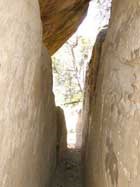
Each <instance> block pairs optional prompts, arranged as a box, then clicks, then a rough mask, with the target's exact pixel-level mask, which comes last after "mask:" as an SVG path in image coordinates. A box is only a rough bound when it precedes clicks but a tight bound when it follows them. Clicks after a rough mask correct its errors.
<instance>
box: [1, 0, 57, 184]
mask: <svg viewBox="0 0 140 187" xmlns="http://www.w3.org/2000/svg"><path fill="white" fill-rule="evenodd" d="M0 9H1V11H0V23H1V24H0V186H1V187H48V186H49V178H50V175H51V173H52V172H53V170H54V167H55V154H56V153H55V151H56V121H55V120H56V118H55V114H56V113H55V103H54V96H53V93H52V72H51V62H50V58H49V57H48V55H47V51H46V49H43V52H42V27H41V20H40V12H39V6H38V1H37V0H33V1H30V0H26V1H17V0H12V3H11V0H1V1H0ZM41 53H42V55H41Z"/></svg>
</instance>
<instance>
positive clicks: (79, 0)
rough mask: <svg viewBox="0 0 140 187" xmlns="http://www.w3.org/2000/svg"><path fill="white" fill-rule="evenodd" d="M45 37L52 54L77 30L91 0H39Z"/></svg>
mask: <svg viewBox="0 0 140 187" xmlns="http://www.w3.org/2000/svg"><path fill="white" fill-rule="evenodd" d="M39 2H40V8H41V18H42V23H43V33H44V35H43V39H44V43H45V45H46V46H47V48H48V50H49V52H50V54H51V55H52V54H53V53H54V52H56V50H57V49H59V48H60V47H61V46H62V45H63V44H64V43H65V42H66V40H67V39H68V38H69V37H70V36H71V35H72V34H73V33H74V32H75V31H76V29H77V27H78V26H79V25H80V23H81V22H82V20H83V18H84V17H85V15H86V12H87V8H88V3H89V0H71V1H69V0H51V1H50V0H39Z"/></svg>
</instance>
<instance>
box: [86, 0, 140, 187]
mask: <svg viewBox="0 0 140 187" xmlns="http://www.w3.org/2000/svg"><path fill="white" fill-rule="evenodd" d="M139 23H140V2H139V0H135V1H132V0H124V1H121V0H113V7H112V16H111V22H110V28H109V31H108V34H107V37H106V40H105V44H104V47H103V52H102V57H101V61H100V68H99V73H98V78H97V84H96V90H95V97H94V99H93V102H92V117H91V122H90V125H89V133H88V146H87V149H86V151H87V156H86V167H87V169H86V171H87V178H86V179H87V180H86V181H87V186H88V187H139V185H140V143H139V142H140V42H139V38H140V24H139Z"/></svg>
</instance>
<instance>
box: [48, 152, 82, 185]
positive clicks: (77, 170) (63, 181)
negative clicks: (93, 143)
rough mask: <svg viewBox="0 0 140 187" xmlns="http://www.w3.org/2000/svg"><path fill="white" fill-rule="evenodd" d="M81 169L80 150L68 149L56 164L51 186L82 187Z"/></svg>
mask: <svg viewBox="0 0 140 187" xmlns="http://www.w3.org/2000/svg"><path fill="white" fill-rule="evenodd" d="M81 170H82V168H81V152H80V150H77V149H68V151H67V152H66V153H65V155H64V159H63V160H62V161H61V162H60V163H59V164H58V167H57V169H56V173H55V177H54V178H53V184H52V187H83V181H82V173H81Z"/></svg>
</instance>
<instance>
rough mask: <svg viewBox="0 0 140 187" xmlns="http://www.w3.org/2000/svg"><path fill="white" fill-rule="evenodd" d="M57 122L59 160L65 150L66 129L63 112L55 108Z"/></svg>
mask: <svg viewBox="0 0 140 187" xmlns="http://www.w3.org/2000/svg"><path fill="white" fill-rule="evenodd" d="M56 116H57V117H56V121H57V155H58V156H57V158H58V160H61V159H62V158H63V155H64V153H65V151H66V150H67V128H66V121H65V115H64V111H63V109H62V108H61V107H59V106H58V107H56Z"/></svg>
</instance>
